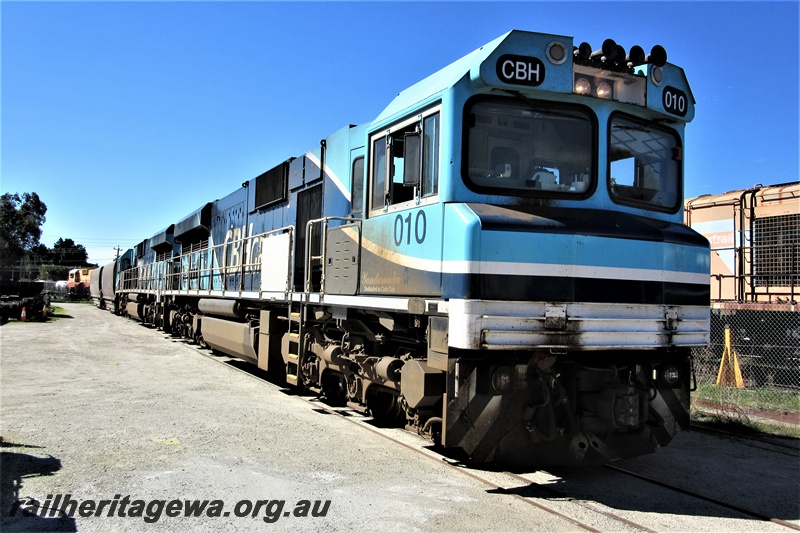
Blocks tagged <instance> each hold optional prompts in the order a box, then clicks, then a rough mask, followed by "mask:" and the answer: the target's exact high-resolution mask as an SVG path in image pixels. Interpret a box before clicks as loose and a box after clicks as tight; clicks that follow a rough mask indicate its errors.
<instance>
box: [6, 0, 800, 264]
mask: <svg viewBox="0 0 800 533" xmlns="http://www.w3.org/2000/svg"><path fill="white" fill-rule="evenodd" d="M0 21H1V24H2V79H1V82H2V130H1V131H0V135H1V136H2V163H1V165H0V192H30V191H35V192H37V193H38V194H39V195H40V197H41V198H42V200H43V201H44V202H45V203H46V204H47V206H48V211H47V222H46V223H45V225H44V227H43V230H44V233H43V236H42V242H43V243H44V244H47V245H48V246H52V245H53V243H54V242H55V241H56V240H57V239H58V238H59V237H63V238H72V239H74V240H75V241H76V242H78V243H81V244H83V245H84V246H86V247H87V249H88V250H89V258H90V261H93V262H97V263H100V264H103V263H105V262H107V261H109V260H111V259H112V258H113V257H114V255H115V252H114V251H113V248H114V247H116V246H117V245H119V246H121V247H123V248H128V247H130V246H132V245H134V244H136V243H138V242H139V241H141V240H142V239H143V238H147V237H149V236H151V235H153V234H154V233H156V232H157V231H158V230H160V229H162V228H164V227H166V226H168V225H169V224H172V223H174V222H176V221H177V220H178V219H180V218H182V217H183V216H184V215H186V214H188V213H189V212H191V211H192V210H194V209H196V208H198V207H200V206H201V205H202V204H203V203H205V202H206V201H208V200H213V199H215V198H219V197H222V196H224V195H226V194H228V193H229V192H231V191H233V190H234V189H235V188H236V187H238V186H239V184H241V183H242V181H244V180H245V179H249V178H252V177H255V176H257V175H258V174H260V173H262V172H264V171H265V170H268V169H269V168H271V167H272V166H274V165H275V164H277V163H279V162H280V161H282V160H285V159H286V158H288V157H290V156H298V155H301V154H303V153H305V152H306V151H307V150H309V149H311V148H313V147H315V146H317V145H318V143H319V140H320V139H321V138H323V137H325V136H327V135H328V134H330V133H332V132H334V131H336V130H338V129H339V128H341V127H343V126H345V125H347V124H349V123H353V124H360V123H364V122H368V121H370V120H372V119H373V118H375V117H376V116H377V115H378V113H380V111H381V110H382V109H383V107H384V106H385V105H387V104H388V103H389V102H390V100H391V99H392V98H393V97H394V95H396V94H397V93H398V92H399V91H401V90H403V89H405V88H406V87H408V86H410V85H411V84H413V83H415V82H416V81H418V80H420V79H422V78H424V77H425V76H427V75H428V74H431V73H433V72H435V71H436V70H438V69H439V68H441V67H443V66H445V65H447V64H449V63H451V62H452V61H454V60H456V59H458V58H460V57H461V56H463V55H465V54H467V53H469V52H471V51H472V50H474V49H476V48H478V47H479V46H481V45H483V44H486V43H488V42H489V41H491V40H492V39H494V38H496V37H498V36H500V35H502V34H503V33H505V32H507V31H509V30H511V29H521V30H529V31H539V32H546V33H556V34H562V35H569V36H574V37H575V39H576V42H581V41H588V42H589V43H591V44H592V45H593V46H595V47H599V45H600V43H602V41H603V39H605V38H608V37H611V38H613V39H615V40H616V41H617V42H618V43H620V44H621V45H623V46H625V47H626V48H629V47H630V46H631V45H633V44H639V45H641V46H642V47H644V48H645V49H648V50H649V49H650V47H651V46H652V45H654V44H661V45H663V46H664V47H665V48H666V49H667V52H668V54H669V60H670V62H672V63H675V64H677V65H680V66H682V67H683V68H684V70H685V71H686V75H687V77H688V79H689V83H690V84H691V86H692V90H693V92H694V96H695V98H696V99H697V109H696V112H697V115H696V118H695V120H694V122H692V123H691V124H690V125H689V127H688V128H687V141H686V149H685V154H686V155H685V158H686V174H685V178H686V193H687V196H697V195H700V194H705V193H710V194H717V193H721V192H725V191H729V190H735V189H744V188H747V187H750V186H752V185H754V184H756V183H762V184H765V185H767V184H775V183H783V182H788V181H795V180H797V179H798V82H800V79H799V78H800V76H799V75H798V57H800V43H799V42H798V2H797V1H793V2H783V3H778V2H709V3H701V2H643V1H638V2H620V3H614V2H592V3H584V2H558V3H550V2H520V3H508V2H467V3H461V2H444V3H428V2H413V3H400V2H382V3H371V2H360V3H333V2H324V3H312V2H307V3H272V2H246V3H228V2H213V3H212V2H208V3H189V2H178V3H165V2H142V3H116V2H106V3H89V2H56V3H31V2H7V1H3V2H2V3H0Z"/></svg>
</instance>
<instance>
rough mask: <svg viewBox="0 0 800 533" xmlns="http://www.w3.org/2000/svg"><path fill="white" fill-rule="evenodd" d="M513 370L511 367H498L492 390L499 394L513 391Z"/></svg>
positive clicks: (493, 378)
mask: <svg viewBox="0 0 800 533" xmlns="http://www.w3.org/2000/svg"><path fill="white" fill-rule="evenodd" d="M511 370H512V367H510V366H501V367H498V368H497V369H496V370H495V371H494V374H492V388H493V389H494V391H495V392H496V393H497V394H503V393H505V392H508V391H510V390H511V381H512V376H511Z"/></svg>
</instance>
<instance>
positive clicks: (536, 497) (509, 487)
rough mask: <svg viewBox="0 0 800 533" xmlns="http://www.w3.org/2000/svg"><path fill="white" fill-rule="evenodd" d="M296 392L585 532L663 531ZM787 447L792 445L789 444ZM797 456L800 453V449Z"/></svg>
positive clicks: (231, 361) (254, 372) (747, 513)
mask: <svg viewBox="0 0 800 533" xmlns="http://www.w3.org/2000/svg"><path fill="white" fill-rule="evenodd" d="M196 349H197V351H198V353H200V354H201V355H203V356H205V357H207V358H209V359H212V360H214V361H217V362H219V363H221V364H226V365H227V366H230V367H232V368H234V369H235V370H238V371H239V372H242V373H245V374H248V375H249V376H251V377H253V378H254V379H258V380H261V381H267V382H270V381H269V380H268V379H267V377H266V375H265V373H263V372H262V371H260V370H258V369H257V368H253V367H252V366H251V365H249V364H247V363H244V362H242V361H240V360H238V359H235V358H230V357H228V356H226V355H219V354H213V353H211V352H210V351H209V350H207V349H202V348H198V347H196ZM297 397H298V398H300V399H302V400H303V401H305V402H307V403H308V404H309V405H310V406H311V407H312V409H313V410H314V411H316V412H318V413H321V414H325V415H335V416H339V417H340V418H342V419H343V420H345V421H347V422H348V423H351V424H354V425H357V426H359V427H360V428H362V429H365V430H367V431H370V432H372V433H375V434H376V435H379V436H381V437H382V438H384V439H386V440H388V441H391V442H392V443H394V444H397V445H399V446H402V447H404V448H406V449H408V450H411V451H413V452H414V453H417V454H419V455H421V456H424V457H425V458H427V459H429V460H432V461H436V462H439V463H444V464H445V465H447V466H448V467H449V468H451V469H453V470H454V471H457V472H458V473H459V474H461V475H465V476H468V477H470V478H472V479H475V480H476V481H479V482H480V483H483V484H484V485H486V486H487V487H489V491H491V492H494V493H497V494H504V495H508V496H512V497H514V498H516V499H519V500H520V501H523V502H525V503H526V504H528V505H530V506H532V507H533V508H536V509H538V510H539V511H542V512H545V513H548V514H551V515H553V516H556V517H558V518H559V519H561V520H563V521H565V522H566V523H568V524H569V527H573V528H578V529H581V530H583V531H593V532H599V531H603V529H598V528H597V527H596V525H594V524H596V522H597V520H598V519H599V520H600V522H602V523H604V524H607V525H608V527H609V530H619V529H631V528H632V529H635V530H638V531H644V532H648V533H655V532H656V531H658V530H657V529H653V528H652V527H650V526H649V525H647V524H644V523H641V522H637V521H636V520H632V519H630V518H626V517H625V516H623V515H622V514H621V513H618V512H614V511H613V510H610V509H608V508H607V506H605V505H603V504H600V503H597V502H594V501H591V500H585V499H582V498H578V497H575V496H573V495H570V494H568V493H566V492H564V491H561V490H558V489H555V488H553V487H552V486H550V484H549V483H543V482H540V481H537V480H535V479H532V478H531V476H530V475H521V474H517V473H513V472H505V471H492V470H477V469H474V468H471V467H470V466H469V465H468V464H465V463H464V462H462V461H461V460H460V459H459V458H457V457H452V456H447V455H445V454H444V453H443V450H441V449H436V447H435V446H434V445H433V443H431V442H430V441H429V440H427V439H425V438H423V437H421V436H417V435H414V434H413V433H409V432H406V431H402V432H401V431H397V432H395V434H392V432H391V430H389V429H386V428H381V427H378V426H375V425H374V424H371V423H370V421H371V418H370V417H369V416H367V415H364V414H362V413H360V412H358V411H355V410H353V409H350V408H347V407H333V406H329V405H328V404H326V403H324V402H323V401H322V400H321V399H319V397H317V396H316V395H313V396H312V395H297ZM693 429H695V428H693ZM695 430H696V429H695ZM709 432H710V431H709ZM786 447H787V448H791V447H790V446H786ZM771 451H776V450H774V449H772V450H771ZM777 451H778V453H786V454H789V452H785V451H781V450H777ZM794 456H795V457H797V453H795V454H794ZM602 468H603V469H604V470H606V471H609V472H614V473H616V474H619V475H623V476H625V477H629V478H635V479H637V480H639V481H642V482H645V483H648V484H650V485H654V486H658V487H660V488H662V489H666V490H669V491H671V492H674V493H678V494H682V495H684V496H688V497H690V498H693V499H696V500H700V501H703V502H705V503H708V504H711V505H713V506H716V507H720V508H724V509H727V510H728V511H733V512H734V513H737V514H739V515H741V516H742V517H746V518H749V519H756V520H759V521H763V522H769V523H772V524H775V525H778V526H782V527H784V528H787V529H792V530H796V531H800V526H798V525H796V524H794V523H791V522H788V521H785V520H781V519H778V518H772V517H770V516H767V515H765V514H763V513H759V512H757V511H753V510H751V509H748V508H745V507H742V506H739V505H736V504H733V503H729V502H725V501H723V500H720V499H718V498H714V497H710V496H707V495H704V494H700V493H698V492H694V491H691V490H687V489H684V488H681V487H678V486H676V485H672V484H669V483H666V482H663V481H660V480H657V479H654V478H652V477H649V476H645V475H642V474H639V473H636V472H633V471H631V470H627V469H624V468H620V467H618V466H615V465H604V466H603V467H602ZM520 483H522V485H520ZM543 502H546V503H543ZM577 509H579V512H577V513H574V512H570V511H571V510H573V511H574V510H577ZM587 513H589V517H591V516H592V515H594V516H596V517H597V518H596V519H595V520H587V518H585V516H586V515H587ZM573 514H577V515H581V516H584V518H582V519H581V518H576V517H575V516H573ZM601 517H602V518H601ZM590 522H591V523H590Z"/></svg>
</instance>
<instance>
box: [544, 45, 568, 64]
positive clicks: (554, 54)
mask: <svg viewBox="0 0 800 533" xmlns="http://www.w3.org/2000/svg"><path fill="white" fill-rule="evenodd" d="M546 54H547V59H548V60H549V61H550V62H551V63H552V64H554V65H560V64H562V63H564V61H566V60H567V50H566V49H565V48H564V45H563V44H561V43H560V42H558V41H553V42H552V43H550V44H548V45H547V50H546Z"/></svg>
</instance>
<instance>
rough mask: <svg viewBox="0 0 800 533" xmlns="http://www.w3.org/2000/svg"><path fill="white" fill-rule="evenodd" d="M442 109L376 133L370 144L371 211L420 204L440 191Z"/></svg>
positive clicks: (376, 212)
mask: <svg viewBox="0 0 800 533" xmlns="http://www.w3.org/2000/svg"><path fill="white" fill-rule="evenodd" d="M439 117H440V114H439V111H438V109H434V110H428V111H426V112H425V113H423V114H420V115H417V116H415V117H413V118H410V119H407V120H405V121H402V122H400V123H398V124H396V125H394V126H392V127H391V128H388V129H385V130H382V131H379V132H376V133H374V134H373V135H372V136H371V144H370V147H371V149H370V158H371V163H370V188H371V191H370V206H369V209H370V212H371V213H373V214H378V213H381V212H384V211H390V210H394V209H395V208H404V207H406V206H411V205H416V204H419V203H420V202H421V201H422V200H423V199H426V198H431V197H433V196H436V195H437V194H438V193H439V143H440V137H441V135H440V124H439V122H440V118H439Z"/></svg>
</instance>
